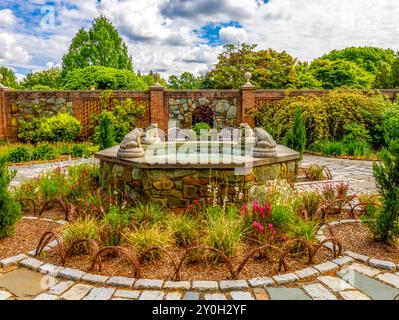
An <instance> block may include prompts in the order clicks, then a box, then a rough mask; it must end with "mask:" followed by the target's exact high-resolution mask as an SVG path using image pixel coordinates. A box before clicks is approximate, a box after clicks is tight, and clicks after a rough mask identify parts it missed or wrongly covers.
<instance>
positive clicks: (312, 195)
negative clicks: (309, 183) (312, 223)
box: [302, 192, 324, 219]
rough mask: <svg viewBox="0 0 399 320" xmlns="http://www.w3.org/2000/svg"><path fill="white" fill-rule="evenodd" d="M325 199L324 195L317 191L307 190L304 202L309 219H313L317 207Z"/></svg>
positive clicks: (303, 197) (303, 198)
mask: <svg viewBox="0 0 399 320" xmlns="http://www.w3.org/2000/svg"><path fill="white" fill-rule="evenodd" d="M323 200H324V199H323V196H322V195H321V194H320V193H317V192H306V193H304V194H303V196H302V203H303V206H304V209H305V210H306V212H307V215H308V218H309V219H312V218H313V217H314V216H315V215H316V213H317V209H318V208H319V207H320V205H321V204H322V203H323Z"/></svg>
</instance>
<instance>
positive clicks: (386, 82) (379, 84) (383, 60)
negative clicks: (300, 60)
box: [322, 47, 397, 89]
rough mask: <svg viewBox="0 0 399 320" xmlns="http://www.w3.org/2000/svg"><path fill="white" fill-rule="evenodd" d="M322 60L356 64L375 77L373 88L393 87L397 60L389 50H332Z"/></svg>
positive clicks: (363, 48) (351, 48) (354, 48)
mask: <svg viewBox="0 0 399 320" xmlns="http://www.w3.org/2000/svg"><path fill="white" fill-rule="evenodd" d="M322 59H328V60H331V61H335V60H346V61H351V62H353V63H356V64H357V65H358V66H359V67H361V68H363V69H364V70H366V71H367V72H369V73H371V74H372V75H374V76H375V81H374V83H373V88H379V89H389V88H394V87H395V83H394V81H395V75H394V65H395V62H396V61H397V58H396V56H395V52H394V51H393V50H391V49H382V48H375V47H349V48H345V49H342V50H333V51H331V52H330V53H328V54H326V55H324V56H323V57H322Z"/></svg>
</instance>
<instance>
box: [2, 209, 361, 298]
mask: <svg viewBox="0 0 399 320" xmlns="http://www.w3.org/2000/svg"><path fill="white" fill-rule="evenodd" d="M23 219H26V220H42V221H51V222H55V223H58V224H62V225H64V224H66V223H67V222H66V221H64V220H58V221H57V220H51V219H46V218H38V217H23ZM56 245H57V244H56V243H54V244H52V243H50V244H49V245H47V246H46V248H47V249H51V248H55V247H56ZM46 248H45V249H46ZM34 255H35V249H34V250H31V251H29V253H28V255H25V254H20V255H17V256H14V257H8V258H5V259H3V260H0V267H10V266H21V267H26V266H32V269H34V270H36V271H38V272H40V273H42V274H49V275H51V276H54V277H58V278H61V279H64V280H71V279H73V280H78V281H83V282H88V283H91V284H97V285H104V283H105V284H108V285H112V286H115V287H121V288H138V287H139V288H141V289H154V288H155V286H156V288H157V289H159V290H161V289H177V288H178V289H180V290H183V291H190V290H196V291H207V292H208V291H215V292H218V291H220V290H222V291H225V290H228V289H231V288H235V289H238V288H240V289H243V288H266V287H271V286H279V285H282V284H284V285H285V284H292V283H295V282H300V281H303V280H304V279H310V278H312V277H318V276H320V275H323V274H330V273H331V272H332V271H336V270H337V269H339V268H340V267H341V266H342V265H349V264H351V263H352V262H353V261H354V260H353V259H351V258H350V257H349V256H341V257H339V258H336V259H334V260H332V261H327V262H323V263H320V264H317V265H312V266H307V267H306V268H303V269H300V270H293V271H291V272H287V273H283V274H277V275H274V276H270V277H257V278H252V279H247V280H241V279H240V280H226V279H224V280H217V281H211V280H192V281H188V280H185V281H171V280H163V279H135V278H131V277H107V276H102V275H97V274H92V273H87V272H85V271H82V270H79V269H73V268H68V267H63V266H58V265H53V264H49V263H46V262H44V261H41V260H39V259H37V258H36V257H34ZM327 264H328V266H327Z"/></svg>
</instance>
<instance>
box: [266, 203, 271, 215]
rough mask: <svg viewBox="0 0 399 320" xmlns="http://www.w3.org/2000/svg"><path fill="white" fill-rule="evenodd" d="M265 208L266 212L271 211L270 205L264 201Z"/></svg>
mask: <svg viewBox="0 0 399 320" xmlns="http://www.w3.org/2000/svg"><path fill="white" fill-rule="evenodd" d="M265 209H266V212H267V213H268V214H270V212H271V211H272V207H271V206H270V204H269V203H266V205H265Z"/></svg>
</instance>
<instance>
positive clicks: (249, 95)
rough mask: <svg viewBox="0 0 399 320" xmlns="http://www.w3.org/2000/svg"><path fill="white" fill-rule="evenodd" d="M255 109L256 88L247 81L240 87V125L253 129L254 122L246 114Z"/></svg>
mask: <svg viewBox="0 0 399 320" xmlns="http://www.w3.org/2000/svg"><path fill="white" fill-rule="evenodd" d="M255 107H256V88H255V86H254V85H252V84H251V83H249V81H248V82H247V83H246V84H245V85H243V86H242V87H241V123H248V124H249V126H250V127H252V128H253V127H255V121H254V119H253V118H251V117H249V116H248V114H249V112H250V111H251V110H254V109H255Z"/></svg>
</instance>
